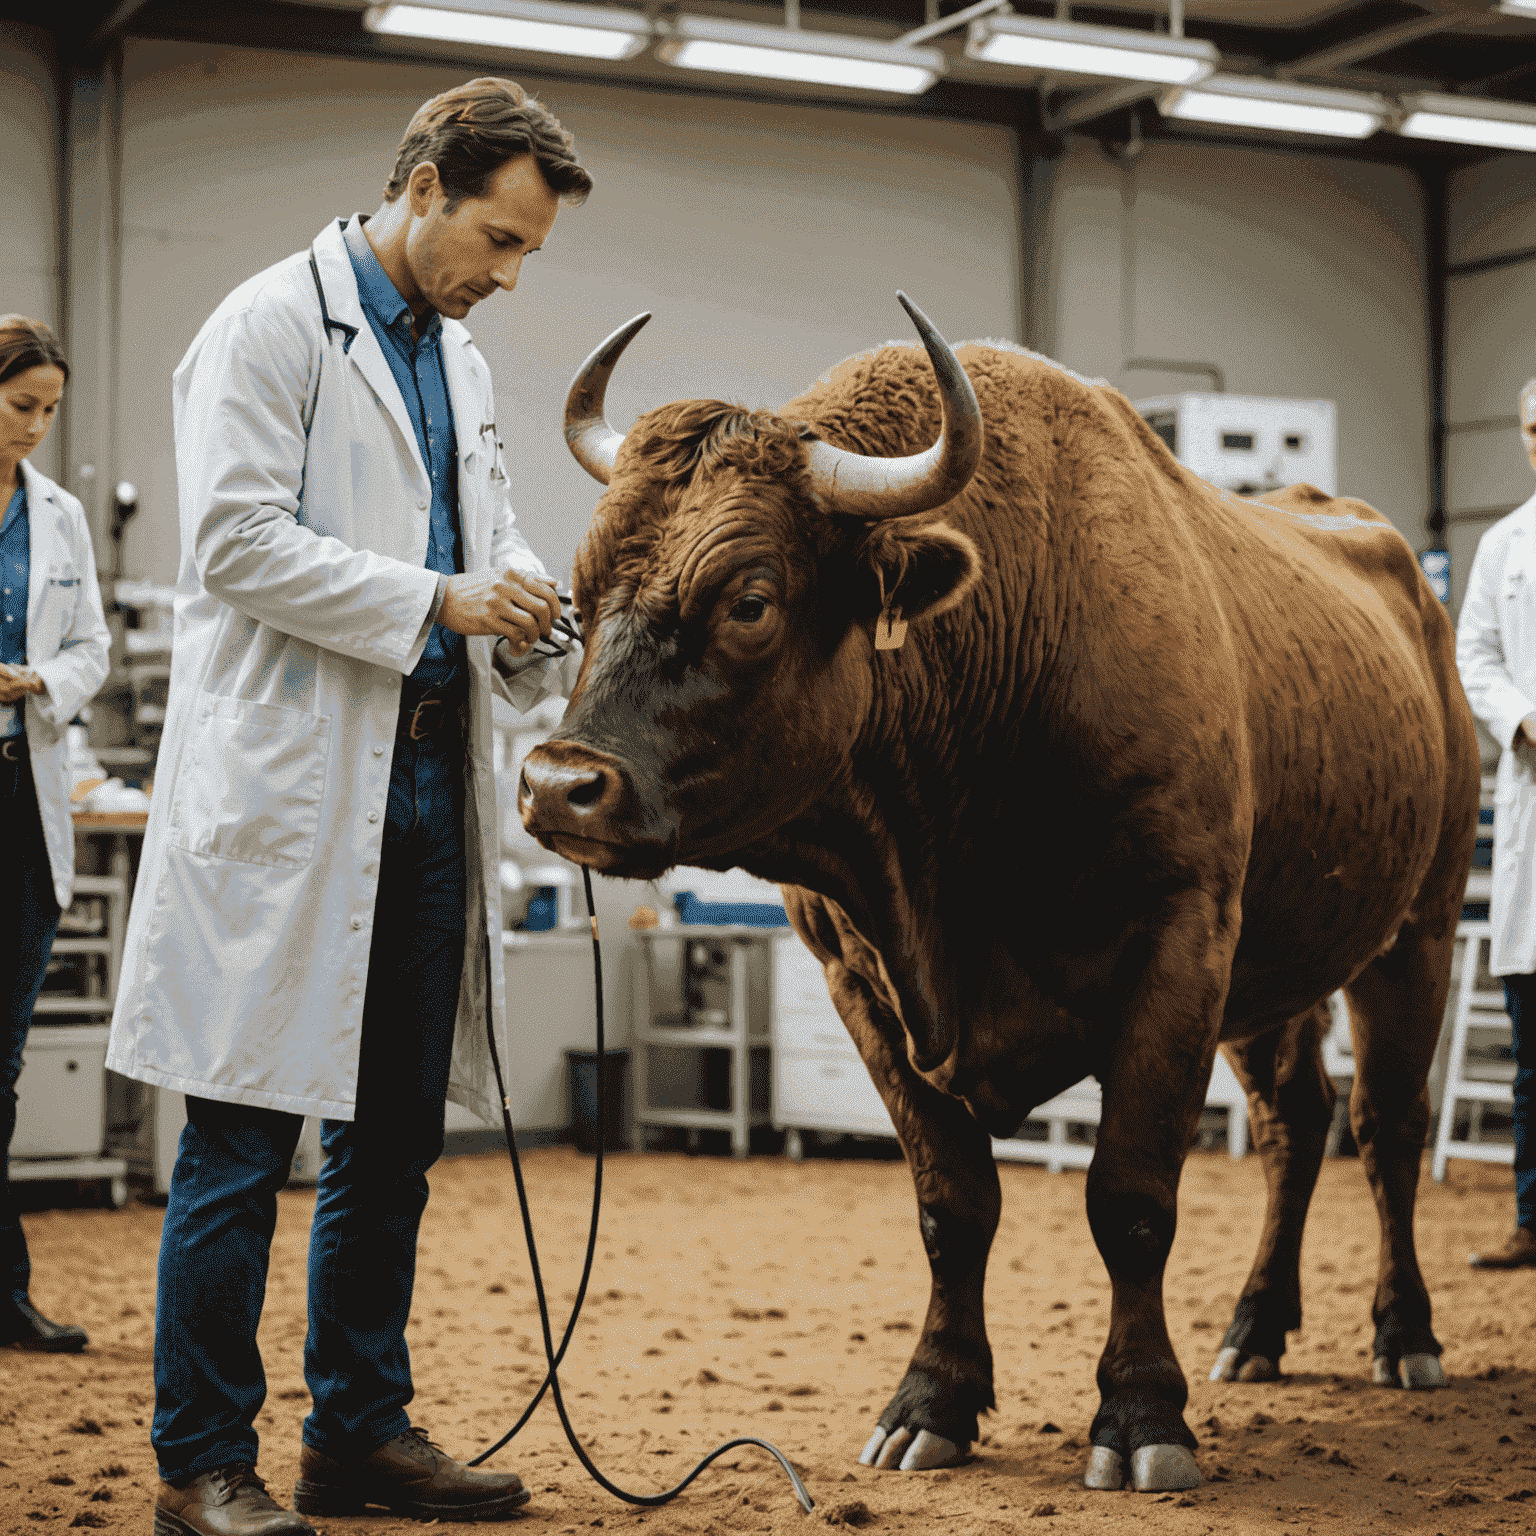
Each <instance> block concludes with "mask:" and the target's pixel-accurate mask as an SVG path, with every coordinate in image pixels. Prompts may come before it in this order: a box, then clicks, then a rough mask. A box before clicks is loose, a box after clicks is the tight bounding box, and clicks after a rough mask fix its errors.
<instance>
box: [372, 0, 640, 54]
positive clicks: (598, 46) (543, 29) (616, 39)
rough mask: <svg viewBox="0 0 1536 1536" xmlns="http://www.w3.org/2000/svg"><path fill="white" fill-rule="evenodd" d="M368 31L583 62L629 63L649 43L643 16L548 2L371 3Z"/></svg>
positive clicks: (516, 0) (520, 0)
mask: <svg viewBox="0 0 1536 1536" xmlns="http://www.w3.org/2000/svg"><path fill="white" fill-rule="evenodd" d="M363 25H364V26H365V27H367V28H368V30H369V31H370V32H378V33H382V34H384V35H385V36H390V37H428V38H433V39H435V40H438V41H441V42H445V43H468V44H470V45H471V46H473V47H478V48H513V49H519V50H523V51H526V52H529V53H569V54H575V55H577V56H578V57H581V58H587V59H632V58H634V56H635V55H636V54H637V53H639V52H640V50H641V49H642V48H644V47H645V45H646V44H647V43H648V42H649V41H650V37H651V28H650V23H649V22H648V21H647V20H646V19H645V17H643V16H638V15H633V14H631V13H629V12H626V11H619V10H608V9H606V8H603V7H600V6H595V5H562V4H557V3H553V0H481V3H479V4H474V5H453V4H451V3H450V4H447V5H375V6H372V7H370V8H369V10H368V11H366V12H365V13H364V15H363Z"/></svg>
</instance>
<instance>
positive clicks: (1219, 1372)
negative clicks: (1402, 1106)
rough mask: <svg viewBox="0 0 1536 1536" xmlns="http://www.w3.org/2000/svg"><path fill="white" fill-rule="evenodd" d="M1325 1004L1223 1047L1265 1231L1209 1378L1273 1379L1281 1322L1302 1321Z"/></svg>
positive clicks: (1322, 1121) (1281, 1347)
mask: <svg viewBox="0 0 1536 1536" xmlns="http://www.w3.org/2000/svg"><path fill="white" fill-rule="evenodd" d="M1329 1022H1330V1021H1329V1015H1328V1004H1327V1003H1326V1002H1321V1003H1319V1004H1318V1005H1317V1006H1316V1007H1315V1008H1313V1009H1311V1010H1309V1011H1308V1012H1306V1013H1303V1014H1301V1015H1299V1016H1298V1017H1297V1018H1294V1019H1292V1020H1291V1021H1290V1023H1288V1024H1287V1025H1285V1027H1284V1028H1283V1029H1277V1030H1273V1031H1271V1032H1270V1033H1269V1034H1267V1035H1262V1036H1260V1037H1259V1038H1258V1039H1257V1040H1247V1041H1244V1042H1242V1043H1241V1044H1238V1045H1228V1046H1226V1047H1224V1049H1225V1050H1226V1053H1227V1060H1228V1061H1230V1062H1231V1063H1232V1069H1233V1071H1234V1072H1236V1073H1237V1079H1238V1081H1239V1082H1240V1083H1241V1084H1242V1085H1243V1087H1244V1089H1245V1090H1246V1091H1247V1094H1248V1124H1249V1126H1250V1127H1251V1131H1252V1135H1253V1140H1254V1145H1255V1146H1256V1147H1257V1148H1258V1151H1259V1154H1260V1156H1261V1157H1262V1158H1263V1160H1264V1179H1265V1182H1266V1183H1267V1184H1268V1186H1269V1202H1268V1206H1267V1208H1266V1210H1265V1212H1264V1233H1263V1236H1261V1237H1260V1239H1259V1249H1258V1252H1257V1253H1256V1254H1255V1255H1254V1260H1253V1268H1252V1269H1251V1270H1250V1271H1249V1273H1248V1283H1247V1284H1246V1285H1244V1287H1243V1294H1242V1295H1241V1296H1240V1297H1239V1298H1238V1303H1237V1307H1236V1309H1235V1310H1234V1311H1233V1314H1232V1324H1231V1326H1230V1327H1229V1328H1228V1329H1227V1333H1226V1337H1225V1338H1224V1339H1222V1341H1221V1350H1220V1352H1219V1353H1218V1354H1217V1356H1216V1364H1215V1367H1214V1368H1213V1369H1212V1371H1211V1380H1212V1381H1271V1380H1273V1379H1274V1378H1275V1377H1276V1376H1278V1375H1279V1374H1280V1357H1281V1355H1283V1354H1284V1353H1285V1335H1286V1333H1287V1331H1288V1330H1290V1329H1293V1328H1299V1327H1301V1233H1302V1228H1303V1226H1304V1225H1305V1223H1306V1219H1307V1206H1308V1205H1309V1204H1310V1203H1311V1200H1312V1191H1313V1189H1314V1187H1315V1186H1316V1184H1317V1174H1318V1170H1319V1169H1320V1168H1321V1167H1322V1165H1323V1145H1324V1143H1325V1142H1326V1141H1327V1139H1328V1127H1329V1125H1330V1123H1331V1121H1332V1115H1333V1101H1334V1097H1335V1095H1334V1089H1333V1084H1332V1083H1331V1082H1330V1081H1329V1080H1328V1074H1327V1073H1326V1072H1325V1071H1324V1070H1323V1055H1322V1050H1321V1044H1322V1037H1323V1035H1324V1034H1325V1033H1326V1032H1327V1030H1328V1027H1329Z"/></svg>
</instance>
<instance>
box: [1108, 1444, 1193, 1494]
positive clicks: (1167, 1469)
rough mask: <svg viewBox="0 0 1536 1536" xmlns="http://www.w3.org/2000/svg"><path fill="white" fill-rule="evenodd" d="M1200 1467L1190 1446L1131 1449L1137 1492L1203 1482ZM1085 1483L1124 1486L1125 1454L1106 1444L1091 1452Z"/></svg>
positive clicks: (1162, 1490) (1173, 1489)
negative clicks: (1190, 1450)
mask: <svg viewBox="0 0 1536 1536" xmlns="http://www.w3.org/2000/svg"><path fill="white" fill-rule="evenodd" d="M1200 1481H1201V1479H1200V1468H1199V1467H1197V1466H1196V1465H1195V1458H1194V1457H1193V1456H1192V1455H1191V1454H1190V1452H1189V1449H1188V1447H1187V1446H1182V1445H1144V1446H1142V1447H1141V1448H1140V1449H1139V1450H1135V1451H1132V1452H1131V1487H1132V1488H1133V1489H1134V1490H1135V1491H1136V1492H1137V1493H1177V1492H1178V1491H1179V1490H1180V1489H1183V1488H1198V1487H1199V1486H1200ZM1083 1487H1085V1488H1094V1489H1099V1490H1103V1491H1107V1492H1111V1493H1113V1492H1114V1491H1115V1490H1116V1489H1119V1488H1123V1487H1125V1458H1124V1457H1123V1456H1122V1455H1121V1454H1120V1453H1119V1451H1115V1450H1111V1449H1110V1447H1109V1446H1107V1445H1096V1446H1094V1448H1093V1449H1092V1450H1091V1451H1090V1452H1089V1453H1088V1468H1087V1470H1086V1471H1085V1472H1084V1473H1083Z"/></svg>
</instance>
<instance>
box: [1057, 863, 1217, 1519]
mask: <svg viewBox="0 0 1536 1536" xmlns="http://www.w3.org/2000/svg"><path fill="white" fill-rule="evenodd" d="M1235 920H1236V914H1235V912H1233V913H1230V914H1226V913H1222V912H1221V911H1220V910H1219V909H1218V908H1217V907H1216V905H1215V903H1214V902H1212V901H1211V899H1210V898H1209V897H1207V896H1205V895H1204V894H1203V893H1199V892H1196V893H1192V894H1191V895H1189V896H1187V897H1186V898H1185V899H1184V901H1183V902H1182V904H1181V906H1180V907H1179V909H1178V910H1177V911H1176V912H1175V913H1174V914H1173V915H1172V916H1171V917H1170V919H1169V921H1168V923H1167V925H1166V926H1165V927H1164V929H1163V930H1162V932H1161V933H1159V934H1158V935H1157V937H1156V940H1155V942H1154V948H1153V952H1152V955H1151V959H1150V961H1149V963H1148V965H1147V967H1146V969H1145V971H1144V972H1143V974H1142V976H1141V978H1140V980H1139V982H1138V984H1137V987H1136V990H1135V992H1134V994H1133V996H1132V998H1131V1000H1130V1006H1129V1008H1128V1010H1127V1015H1126V1020H1125V1025H1124V1027H1123V1029H1122V1031H1121V1033H1120V1036H1119V1038H1118V1040H1117V1041H1116V1042H1115V1044H1114V1047H1113V1051H1112V1055H1111V1057H1110V1061H1109V1065H1108V1069H1107V1070H1106V1071H1103V1072H1101V1074H1100V1075H1101V1077H1102V1079H1103V1083H1104V1100H1103V1110H1102V1118H1101V1120H1100V1122H1099V1132H1098V1139H1097V1143H1096V1145H1095V1149H1094V1154H1093V1162H1092V1164H1091V1165H1090V1167H1089V1170H1088V1222H1089V1225H1090V1226H1091V1227H1092V1229H1093V1240H1094V1242H1095V1243H1096V1244H1097V1245H1098V1249H1099V1253H1100V1254H1101V1255H1102V1256H1103V1259H1104V1265H1105V1267H1106V1268H1107V1269H1108V1271H1109V1277H1110V1282H1111V1286H1112V1288H1113V1290H1112V1305H1111V1312H1110V1325H1109V1338H1108V1340H1107V1342H1106V1343H1105V1346H1104V1353H1103V1355H1102V1356H1101V1357H1100V1359H1099V1370H1098V1382H1099V1398H1100V1402H1099V1411H1098V1413H1097V1415H1096V1416H1095V1417H1094V1421H1093V1428H1092V1430H1091V1432H1090V1438H1091V1440H1092V1444H1093V1448H1092V1450H1091V1451H1090V1453H1089V1458H1088V1469H1087V1473H1086V1475H1085V1477H1084V1479H1083V1481H1084V1482H1085V1483H1086V1485H1087V1486H1088V1487H1090V1488H1119V1487H1122V1486H1123V1485H1124V1483H1125V1481H1126V1479H1127V1475H1129V1480H1130V1482H1131V1484H1132V1486H1133V1487H1135V1488H1137V1489H1141V1490H1154V1489H1155V1490H1161V1489H1175V1488H1192V1487H1194V1486H1195V1485H1196V1484H1197V1483H1198V1482H1199V1481H1200V1472H1199V1469H1198V1467H1196V1465H1195V1459H1194V1456H1193V1455H1192V1454H1191V1452H1192V1450H1193V1448H1194V1445H1195V1437H1194V1436H1193V1435H1192V1434H1191V1433H1190V1431H1189V1428H1188V1426H1187V1425H1186V1424H1185V1423H1184V1414H1183V1408H1184V1403H1185V1401H1186V1399H1187V1398H1188V1395H1189V1394H1188V1388H1187V1387H1186V1385H1185V1382H1184V1373H1183V1371H1181V1370H1180V1368H1179V1362H1178V1360H1177V1359H1176V1358H1175V1357H1174V1353H1173V1344H1172V1342H1171V1341H1170V1340H1169V1338H1168V1325H1167V1321H1166V1319H1165V1318H1164V1316H1163V1270H1164V1267H1165V1266H1166V1264H1167V1262H1168V1252H1169V1249H1170V1248H1171V1247H1172V1246H1173V1234H1174V1226H1175V1222H1176V1215H1177V1200H1178V1188H1179V1174H1180V1172H1181V1171H1182V1169H1183V1166H1184V1158H1185V1154H1186V1153H1187V1152H1188V1150H1189V1146H1190V1143H1191V1142H1192V1140H1193V1139H1194V1134H1195V1129H1196V1127H1197V1125H1198V1124H1199V1117H1200V1108H1201V1105H1202V1104H1203V1103H1204V1100H1205V1088H1206V1084H1207V1082H1208V1081H1209V1080H1210V1072H1211V1062H1212V1060H1213V1058H1214V1056H1215V1054H1216V1035H1217V1032H1218V1030H1219V1028H1220V1019H1221V1012H1222V1007H1223V1005H1224V1003H1225V1000H1226V991H1227V982H1228V977H1229V975H1230V966H1231V952H1232V943H1233V939H1234V936H1235V934H1234V931H1235Z"/></svg>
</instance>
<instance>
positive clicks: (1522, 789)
mask: <svg viewBox="0 0 1536 1536" xmlns="http://www.w3.org/2000/svg"><path fill="white" fill-rule="evenodd" d="M1456 666H1457V670H1458V671H1459V672H1460V673H1461V682H1462V686H1463V687H1464V688H1465V689H1466V690H1467V698H1468V700H1469V701H1470V703H1471V705H1472V710H1473V713H1474V714H1476V715H1477V717H1478V718H1479V719H1480V720H1481V721H1482V722H1483V723H1484V725H1486V726H1487V727H1488V730H1489V732H1490V733H1491V734H1492V736H1493V738H1494V740H1495V741H1497V742H1498V744H1499V745H1500V746H1501V747H1502V748H1503V749H1504V751H1503V755H1502V756H1501V757H1500V758H1499V771H1498V784H1497V788H1496V789H1495V791H1494V812H1493V897H1492V900H1491V901H1490V903H1489V912H1488V916H1489V919H1490V921H1491V922H1492V924H1493V942H1492V944H1491V946H1490V950H1489V969H1490V971H1491V972H1492V973H1493V974H1494V975H1495V976H1521V975H1527V974H1529V973H1530V972H1532V971H1536V748H1533V747H1528V746H1522V747H1519V748H1515V747H1513V745H1512V743H1513V742H1514V738H1515V728H1516V727H1517V726H1518V725H1519V724H1520V722H1521V721H1522V720H1523V719H1525V717H1526V716H1527V715H1533V714H1536V496H1533V497H1532V498H1531V499H1530V500H1529V501H1527V502H1526V503H1525V504H1524V505H1523V506H1519V507H1516V508H1515V510H1514V511H1513V512H1511V513H1510V514H1509V516H1508V517H1503V518H1500V519H1499V521H1498V522H1496V523H1495V524H1494V525H1493V527H1492V528H1490V529H1489V530H1488V531H1487V533H1485V534H1484V535H1483V536H1482V538H1481V540H1479V542H1478V546H1477V555H1476V557H1475V558H1474V559H1473V561H1472V570H1471V573H1470V574H1469V575H1468V577H1467V594H1466V596H1465V597H1464V598H1463V599H1462V604H1461V616H1460V619H1459V620H1458V622H1457V625H1456Z"/></svg>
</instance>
